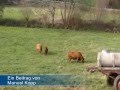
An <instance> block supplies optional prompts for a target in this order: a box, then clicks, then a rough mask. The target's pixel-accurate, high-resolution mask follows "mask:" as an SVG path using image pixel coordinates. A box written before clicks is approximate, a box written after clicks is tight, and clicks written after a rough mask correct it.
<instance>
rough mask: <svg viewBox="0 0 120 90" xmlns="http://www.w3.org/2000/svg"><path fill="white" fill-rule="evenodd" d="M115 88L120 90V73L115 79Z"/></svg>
mask: <svg viewBox="0 0 120 90" xmlns="http://www.w3.org/2000/svg"><path fill="white" fill-rule="evenodd" d="M114 89H115V90H120V75H118V76H117V77H116V78H115V80H114Z"/></svg>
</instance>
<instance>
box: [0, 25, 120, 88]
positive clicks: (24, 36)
mask: <svg viewBox="0 0 120 90" xmlns="http://www.w3.org/2000/svg"><path fill="white" fill-rule="evenodd" d="M119 41H120V35H119V34H113V33H107V32H102V31H98V30H81V31H74V30H72V31H70V30H62V29H44V28H40V29H37V28H18V27H3V26H0V73H1V74H72V75H79V76H81V77H82V78H83V79H84V80H85V81H86V84H85V87H86V89H87V90H111V89H112V87H109V86H107V84H106V76H104V75H102V74H101V73H99V72H96V73H93V74H90V73H89V72H87V71H86V67H88V66H89V65H90V66H92V65H95V64H96V56H97V52H99V51H101V50H102V49H110V50H111V51H120V42H119ZM36 43H41V44H42V45H43V46H48V48H49V54H48V55H47V56H45V55H44V54H37V53H36V52H35V44H36ZM74 49H75V50H79V51H81V52H82V53H83V56H84V57H85V63H84V64H83V63H77V62H72V63H68V62H67V57H66V54H67V52H68V51H69V50H74ZM25 88H26V89H29V90H32V89H31V88H30V87H25ZM25 88H24V87H20V88H17V87H16V88H12V90H13V89H19V90H21V89H25ZM38 88H39V89H41V90H43V88H41V87H36V88H35V90H38ZM1 89H3V87H1ZM4 89H5V90H9V89H10V88H9V87H6V88H4ZM44 89H45V90H50V88H49V87H48V88H46V87H44ZM57 89H58V88H57ZM59 89H60V88H59ZM51 90H55V89H54V88H52V87H51ZM60 90H66V89H64V88H61V89H60Z"/></svg>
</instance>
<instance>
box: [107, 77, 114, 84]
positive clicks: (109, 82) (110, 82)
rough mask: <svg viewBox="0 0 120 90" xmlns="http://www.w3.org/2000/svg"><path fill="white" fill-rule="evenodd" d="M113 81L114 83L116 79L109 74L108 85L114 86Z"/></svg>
mask: <svg viewBox="0 0 120 90" xmlns="http://www.w3.org/2000/svg"><path fill="white" fill-rule="evenodd" d="M113 83H114V80H113V79H112V78H110V77H109V76H107V85H109V86H113Z"/></svg>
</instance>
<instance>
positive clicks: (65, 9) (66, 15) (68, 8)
mask: <svg viewBox="0 0 120 90" xmlns="http://www.w3.org/2000/svg"><path fill="white" fill-rule="evenodd" d="M59 5H60V12H61V18H62V20H63V24H64V26H65V28H67V27H68V25H69V20H70V18H71V16H72V15H73V13H74V10H75V1H74V0H69V1H66V0H63V2H60V1H59Z"/></svg>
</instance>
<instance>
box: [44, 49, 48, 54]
mask: <svg viewBox="0 0 120 90" xmlns="http://www.w3.org/2000/svg"><path fill="white" fill-rule="evenodd" d="M44 52H45V55H47V54H48V47H45V51H44Z"/></svg>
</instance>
